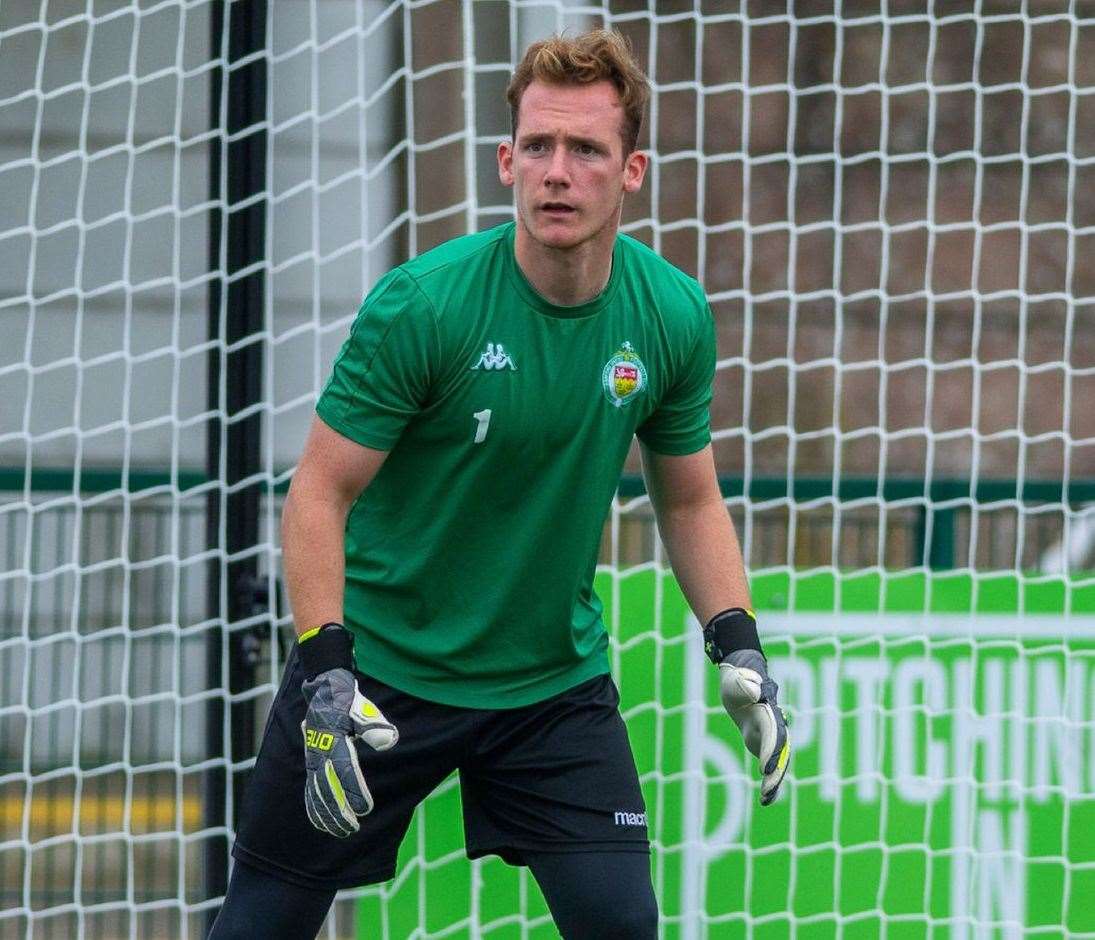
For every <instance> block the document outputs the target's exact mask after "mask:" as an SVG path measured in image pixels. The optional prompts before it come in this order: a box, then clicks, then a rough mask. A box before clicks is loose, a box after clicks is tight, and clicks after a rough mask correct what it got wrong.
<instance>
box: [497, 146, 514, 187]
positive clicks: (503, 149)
mask: <svg viewBox="0 0 1095 940" xmlns="http://www.w3.org/2000/svg"><path fill="white" fill-rule="evenodd" d="M498 179H499V180H501V182H502V185H503V186H512V185H513V142H512V141H509V140H503V141H502V143H500V144H499V145H498Z"/></svg>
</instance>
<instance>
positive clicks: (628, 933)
mask: <svg viewBox="0 0 1095 940" xmlns="http://www.w3.org/2000/svg"><path fill="white" fill-rule="evenodd" d="M589 926H590V928H591V929H590V931H589V932H588V933H586V934H583V935H582V937H581V938H577V937H576V938H575V940H585V938H586V937H589V938H593V937H598V938H604V940H625V938H626V940H654V938H655V937H657V936H658V904H657V902H656V901H655V900H654V892H653V891H650V892H648V893H647V894H646V895H644V896H640V897H637V898H627V899H626V900H625V901H624V902H622V903H621V902H620V901H617V903H616V904H615V905H614V906H613V908H612V910H601V911H598V912H595V913H594V915H593V916H592V917H591V918H590V922H589ZM567 940H570V938H569V937H568V938H567Z"/></svg>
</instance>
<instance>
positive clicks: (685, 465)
mask: <svg viewBox="0 0 1095 940" xmlns="http://www.w3.org/2000/svg"><path fill="white" fill-rule="evenodd" d="M642 456H643V476H644V477H645V478H646V490H647V492H648V493H649V494H650V501H651V503H652V504H653V506H654V515H655V517H656V518H657V520H658V531H659V533H660V534H661V538H662V541H663V542H664V543H665V547H666V551H668V552H669V562H670V564H671V565H672V566H673V572H674V574H676V576H677V581H678V582H679V583H680V586H681V590H682V591H684V596H685V598H687V600H688V604H689V606H690V607H691V608H692V612H693V613H694V614H695V615H696V617H697V618H698V619H699V621H700V623H707V622H708V621H709V620H710V619H711V618H712V617H713V616H714V615H715V614H717V613H719V612H720V611H723V610H726V609H727V608H729V607H742V608H745V609H748V608H749V607H751V606H752V603H751V602H750V600H749V585H748V584H747V583H746V580H745V566H744V564H743V563H742V557H741V548H740V547H739V545H738V539H737V536H736V535H735V534H734V524H733V523H732V522H731V521H730V514H729V513H728V512H727V511H726V505H725V504H724V503H723V501H722V493H721V492H720V491H719V481H718V477H717V475H716V474H715V461H714V459H713V457H712V455H711V446H710V445H708V446H707V447H705V448H704V449H703V450H700V451H697V452H696V453H694V454H688V455H687V456H684V457H675V456H669V455H666V454H658V453H655V452H654V451H652V450H650V449H649V448H647V447H643V449H642Z"/></svg>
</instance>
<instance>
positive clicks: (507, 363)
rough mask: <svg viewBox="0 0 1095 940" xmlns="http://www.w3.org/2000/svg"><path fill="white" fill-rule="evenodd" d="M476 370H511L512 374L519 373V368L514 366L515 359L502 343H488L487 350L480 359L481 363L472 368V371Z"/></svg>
mask: <svg viewBox="0 0 1095 940" xmlns="http://www.w3.org/2000/svg"><path fill="white" fill-rule="evenodd" d="M475 369H487V370H488V371H489V370H491V369H498V370H501V369H509V370H510V371H511V372H516V371H517V366H516V365H515V364H514V361H513V357H512V356H511V355H510V354H509V353H508V352H506V350H505V347H504V346H503V345H502V344H501V343H487V348H486V349H485V350H483V354H482V355H481V356H480V357H479V361H478V362H477V363H476V364H475V365H473V366H472V370H473V371H474V370H475Z"/></svg>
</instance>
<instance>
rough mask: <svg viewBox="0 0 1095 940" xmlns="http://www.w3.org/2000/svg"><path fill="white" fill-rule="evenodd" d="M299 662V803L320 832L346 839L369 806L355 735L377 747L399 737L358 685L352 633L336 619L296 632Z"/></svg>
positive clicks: (379, 749)
mask: <svg viewBox="0 0 1095 940" xmlns="http://www.w3.org/2000/svg"><path fill="white" fill-rule="evenodd" d="M299 650H300V658H301V662H302V663H303V665H304V674H305V676H306V678H305V680H304V684H303V685H302V686H301V690H302V691H303V693H304V698H305V699H306V700H307V702H308V712H307V714H306V715H305V716H304V721H303V722H301V725H300V730H301V731H302V732H303V734H304V767H305V771H306V776H305V783H304V808H305V810H306V811H307V813H308V819H309V820H310V821H311V823H312V825H313V826H315V827H316V828H317V829H319V830H320V831H321V832H326V833H329V834H330V835H332V836H338V837H340V838H345V837H346V836H349V835H352V834H353V833H355V832H357V830H358V829H359V828H360V824H359V823H358V821H357V817H358V816H364V815H366V814H367V813H369V812H371V811H372V808H373V797H372V794H371V793H370V792H369V788H368V787H367V786H366V785H365V777H364V776H363V775H362V773H361V765H360V764H359V763H358V759H357V749H356V747H355V746H354V738H355V737H359V738H361V739H362V740H363V741H364V742H365V743H366V744H368V745H369V746H370V747H371V748H373V749H374V750H377V751H386V750H388V748H390V747H391V746H392V745H394V744H395V742H396V741H398V740H399V732H398V731H397V730H396V728H395V725H393V724H392V723H391V722H389V721H388V719H386V718H385V717H384V715H383V714H381V711H380V709H379V708H377V707H376V705H374V704H373V703H372V702H370V701H369V699H367V698H366V697H365V696H364V695H362V694H361V690H360V689H358V687H357V680H356V679H355V678H354V673H353V667H354V656H353V650H354V640H353V636H352V635H351V634H350V633H349V632H348V631H347V630H346V629H345V628H344V627H343V626H342V625H341V624H337V623H326V624H324V625H323V626H322V627H318V628H317V629H315V630H309V631H308V632H307V633H304V634H301V637H300V640H299Z"/></svg>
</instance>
